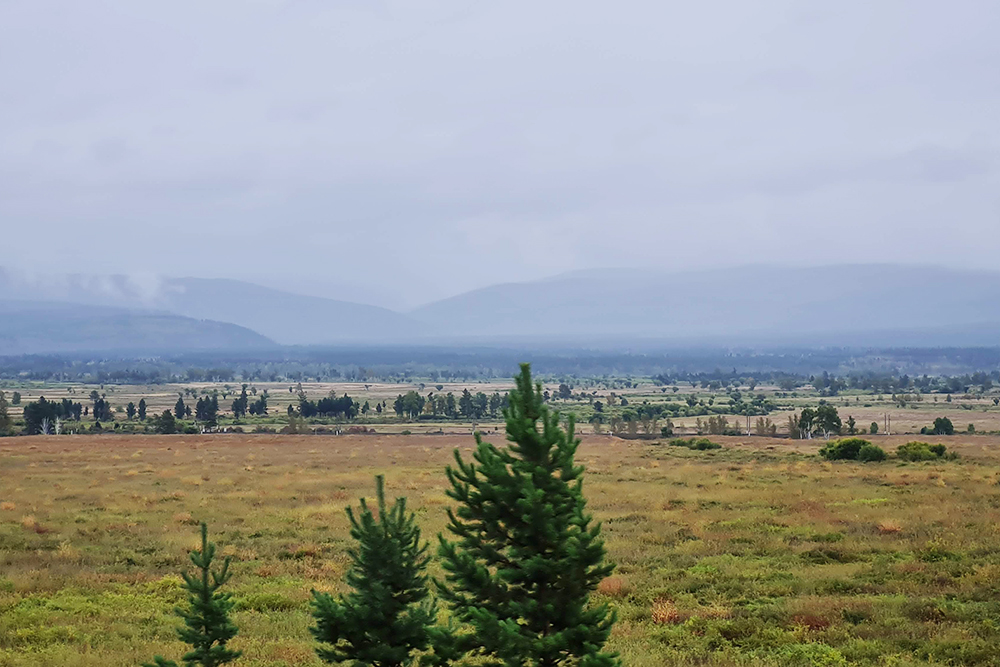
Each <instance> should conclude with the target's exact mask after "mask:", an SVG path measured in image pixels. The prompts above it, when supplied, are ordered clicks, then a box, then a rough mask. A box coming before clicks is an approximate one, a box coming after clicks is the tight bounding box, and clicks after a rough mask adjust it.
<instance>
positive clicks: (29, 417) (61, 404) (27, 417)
mask: <svg viewBox="0 0 1000 667" xmlns="http://www.w3.org/2000/svg"><path fill="white" fill-rule="evenodd" d="M82 410H83V406H82V405H81V404H80V403H73V402H72V401H70V400H69V399H68V398H64V399H62V400H61V401H58V402H57V401H47V400H45V397H44V396H39V397H38V400H37V401H32V402H30V403H28V404H27V405H25V406H24V417H23V418H24V432H25V433H26V434H27V435H39V434H49V433H55V432H57V431H58V430H59V424H60V423H61V422H64V421H70V420H75V421H79V420H80V413H81V411H82Z"/></svg>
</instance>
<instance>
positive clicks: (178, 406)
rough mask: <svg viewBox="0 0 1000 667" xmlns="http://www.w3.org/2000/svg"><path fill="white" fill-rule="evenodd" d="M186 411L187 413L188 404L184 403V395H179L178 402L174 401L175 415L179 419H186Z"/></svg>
mask: <svg viewBox="0 0 1000 667" xmlns="http://www.w3.org/2000/svg"><path fill="white" fill-rule="evenodd" d="M185 413H187V406H186V405H184V397H183V396H178V397H177V402H176V403H174V416H175V417H177V419H184V415H185Z"/></svg>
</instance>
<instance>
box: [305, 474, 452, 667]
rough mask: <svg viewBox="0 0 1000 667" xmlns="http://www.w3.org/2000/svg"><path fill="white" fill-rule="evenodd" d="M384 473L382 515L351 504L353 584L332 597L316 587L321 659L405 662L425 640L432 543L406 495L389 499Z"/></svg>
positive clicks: (379, 488) (379, 666) (396, 665)
mask: <svg viewBox="0 0 1000 667" xmlns="http://www.w3.org/2000/svg"><path fill="white" fill-rule="evenodd" d="M383 485H384V480H383V477H382V476H381V475H379V476H378V477H376V494H377V496H378V516H377V517H376V516H375V514H374V513H373V512H372V510H371V508H369V507H368V504H367V503H366V502H365V500H364V498H362V499H361V511H360V513H359V514H358V515H355V513H354V511H353V510H352V509H351V508H350V507H348V508H347V516H348V518H349V519H350V521H351V537H353V538H354V539H355V541H356V542H357V546H356V548H354V549H352V550H351V551H350V556H351V560H352V561H353V565H352V567H351V569H350V571H348V573H347V583H348V584H349V585H350V586H351V588H353V589H354V590H353V591H352V592H351V593H349V594H347V595H342V596H341V597H340V598H339V599H337V600H335V599H333V597H332V596H331V595H330V594H328V593H319V592H316V591H313V617H314V618H315V619H316V626H315V627H313V628H311V631H312V633H313V636H314V637H316V639H317V640H318V641H319V642H320V643H321V644H323V646H321V647H320V648H318V649H316V653H317V654H318V655H319V657H320V658H321V659H322V660H323V661H324V662H329V663H339V662H350V664H351V665H354V666H355V667H361V666H362V665H372V666H374V667H402V666H403V665H410V664H413V663H414V661H415V657H414V653H415V652H416V651H420V650H422V649H425V648H426V647H427V644H428V628H429V627H430V626H431V625H432V624H433V623H434V617H435V614H436V612H435V608H434V605H433V603H431V601H430V600H429V598H428V590H427V576H426V575H425V574H424V570H425V568H426V566H427V561H428V556H427V544H426V543H424V544H421V543H420V529H419V528H418V527H417V525H416V520H415V518H414V515H413V514H412V513H407V511H406V499H405V498H397V499H396V503H395V504H394V505H393V506H392V507H391V508H388V507H386V504H385V491H384V489H383Z"/></svg>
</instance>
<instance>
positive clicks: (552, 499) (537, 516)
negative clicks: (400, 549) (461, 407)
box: [434, 364, 619, 667]
mask: <svg viewBox="0 0 1000 667" xmlns="http://www.w3.org/2000/svg"><path fill="white" fill-rule="evenodd" d="M516 381H517V388H516V389H515V390H514V391H511V393H510V406H509V408H507V409H506V410H504V416H505V417H506V420H507V440H509V441H510V443H511V444H510V445H509V446H508V447H505V448H503V449H498V448H497V447H495V446H493V445H491V444H489V443H487V442H484V441H483V440H482V438H481V436H480V435H479V434H478V433H477V434H476V445H477V447H476V451H475V453H474V454H473V458H474V459H475V462H470V463H465V462H464V461H463V460H462V457H461V455H460V454H459V453H458V451H457V450H456V451H455V461H456V463H457V468H451V467H449V468H448V479H449V480H450V482H451V488H450V489H449V490H448V495H449V496H451V497H452V498H453V499H455V500H456V501H458V502H459V503H460V505H459V507H458V509H457V511H455V512H452V511H451V510H449V518H450V521H449V524H448V530H449V531H450V532H451V533H452V534H453V535H454V536H455V537H456V538H457V540H456V541H455V542H451V541H449V540H447V539H445V538H444V537H443V536H441V537H440V543H441V544H440V555H441V557H442V559H443V565H444V569H445V571H446V572H447V574H446V583H445V584H440V583H439V585H438V588H439V590H440V593H441V596H442V597H443V598H444V599H445V600H446V601H447V602H448V604H449V605H450V607H451V609H452V611H453V613H454V616H455V618H456V620H457V621H458V622H459V624H460V625H462V626H464V629H460V630H459V631H458V633H457V634H456V633H451V632H448V631H443V630H438V631H435V632H434V649H435V653H436V655H437V657H438V661H439V662H440V661H441V660H454V659H455V658H457V657H458V656H460V655H463V654H472V655H481V656H483V657H485V658H487V659H488V660H489V661H491V663H492V662H493V661H498V662H499V663H501V664H503V665H506V666H507V667H528V666H530V667H551V666H555V665H574V666H577V665H578V666H579V667H610V666H613V665H617V664H619V663H618V658H617V656H616V655H615V654H614V653H610V652H605V651H604V650H603V646H604V643H605V641H607V638H608V635H609V634H610V632H611V626H612V624H613V623H614V620H615V617H614V614H613V613H612V612H611V610H609V609H608V607H607V606H606V605H598V606H594V607H591V606H590V605H589V604H588V602H589V600H588V598H589V595H590V593H591V591H593V590H594V589H595V588H596V587H597V584H598V583H599V582H600V581H601V579H603V578H604V577H605V576H607V575H608V574H609V573H610V572H611V571H612V569H613V568H614V566H613V565H611V564H609V563H605V562H604V543H603V540H602V539H601V537H600V526H599V525H592V524H591V517H590V515H589V514H587V513H586V512H585V506H586V501H585V500H584V497H583V491H582V479H581V475H582V473H583V468H582V467H581V466H577V465H575V464H574V462H573V457H574V454H575V453H576V448H577V446H578V445H579V443H580V441H579V440H578V439H576V438H575V437H574V422H573V419H572V418H571V419H570V420H569V427H568V429H567V430H565V431H564V430H563V429H562V428H561V427H560V426H559V415H558V414H557V413H555V412H550V411H549V410H548V408H547V407H546V406H545V405H544V403H543V400H542V399H543V397H542V388H541V385H538V386H535V385H533V384H532V381H531V371H530V367H529V365H528V364H522V365H521V374H520V375H519V376H518V377H517V378H516Z"/></svg>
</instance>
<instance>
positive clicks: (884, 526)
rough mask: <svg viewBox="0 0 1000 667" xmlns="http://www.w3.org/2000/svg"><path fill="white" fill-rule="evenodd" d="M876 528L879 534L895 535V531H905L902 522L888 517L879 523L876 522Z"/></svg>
mask: <svg viewBox="0 0 1000 667" xmlns="http://www.w3.org/2000/svg"><path fill="white" fill-rule="evenodd" d="M875 529H876V530H878V532H879V535H893V534H895V533H901V532H903V526H902V524H900V523H899V522H898V521H895V520H893V519H886V520H885V521H879V522H878V523H877V524H875Z"/></svg>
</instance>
